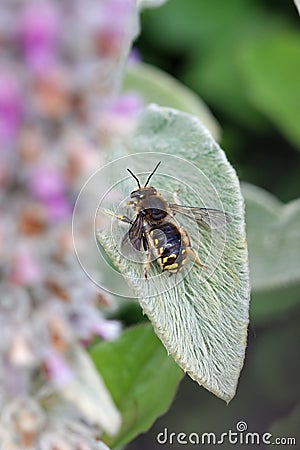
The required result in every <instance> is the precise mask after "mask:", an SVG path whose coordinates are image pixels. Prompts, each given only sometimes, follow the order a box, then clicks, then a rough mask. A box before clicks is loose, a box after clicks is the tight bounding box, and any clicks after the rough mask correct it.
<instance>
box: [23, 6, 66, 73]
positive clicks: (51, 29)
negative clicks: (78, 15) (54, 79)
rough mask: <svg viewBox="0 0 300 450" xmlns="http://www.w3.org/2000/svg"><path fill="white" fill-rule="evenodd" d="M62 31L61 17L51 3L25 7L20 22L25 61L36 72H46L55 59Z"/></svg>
mask: <svg viewBox="0 0 300 450" xmlns="http://www.w3.org/2000/svg"><path fill="white" fill-rule="evenodd" d="M59 31H60V23H59V15H58V12H57V11H56V8H55V7H54V5H53V3H52V4H51V3H50V2H49V3H48V2H35V3H32V4H29V5H27V6H26V7H25V9H24V11H23V14H22V15H21V17H20V22H19V36H20V41H21V45H22V47H23V51H24V54H25V59H26V61H27V63H28V65H29V66H30V67H31V68H32V69H33V70H35V71H38V72H40V71H45V70H47V68H48V67H49V65H51V64H52V63H53V60H54V59H55V51H56V43H57V40H58V36H59Z"/></svg>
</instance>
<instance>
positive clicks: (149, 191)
mask: <svg viewBox="0 0 300 450" xmlns="http://www.w3.org/2000/svg"><path fill="white" fill-rule="evenodd" d="M152 195H157V190H156V189H155V188H154V187H152V186H149V187H141V188H139V189H137V190H136V191H133V192H131V194H130V197H131V198H134V199H136V200H137V201H140V200H143V199H145V198H147V197H150V196H152Z"/></svg>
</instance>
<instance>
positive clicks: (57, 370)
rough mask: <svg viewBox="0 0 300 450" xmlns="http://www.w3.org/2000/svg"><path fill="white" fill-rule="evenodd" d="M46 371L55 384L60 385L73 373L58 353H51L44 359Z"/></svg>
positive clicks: (68, 379) (66, 381)
mask: <svg viewBox="0 0 300 450" xmlns="http://www.w3.org/2000/svg"><path fill="white" fill-rule="evenodd" d="M45 366H46V371H47V374H48V376H49V378H51V380H53V381H54V383H55V384H57V385H59V386H62V385H64V384H66V383H68V382H69V381H70V380H71V379H72V378H73V376H74V375H73V373H72V371H71V369H70V367H69V366H68V365H67V364H66V362H65V360H64V359H63V358H62V357H61V356H60V355H59V354H58V353H55V352H53V353H51V354H50V355H49V356H48V358H47V359H46V361H45Z"/></svg>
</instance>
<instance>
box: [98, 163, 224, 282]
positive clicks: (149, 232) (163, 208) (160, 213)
mask: <svg viewBox="0 0 300 450" xmlns="http://www.w3.org/2000/svg"><path fill="white" fill-rule="evenodd" d="M160 164H161V161H159V163H158V164H157V165H156V167H155V168H154V170H153V171H152V172H151V173H150V175H149V176H148V178H147V180H146V183H145V185H144V186H141V184H140V181H139V179H138V177H137V176H136V175H135V174H134V173H133V172H132V171H131V170H130V169H127V171H128V172H129V173H130V175H132V177H133V178H134V179H135V180H136V182H137V184H138V189H136V190H134V191H132V192H131V194H130V198H131V200H130V201H129V202H128V204H130V205H132V206H133V208H134V210H135V212H136V216H135V218H134V219H130V218H129V217H127V216H123V215H120V216H118V215H115V214H114V213H113V212H111V211H106V212H107V213H108V214H110V215H112V216H114V217H116V218H117V219H119V220H121V221H122V222H126V223H128V224H130V228H129V230H128V231H127V233H126V234H125V236H124V238H123V240H122V243H121V251H122V253H123V255H126V254H129V253H130V248H132V247H133V248H134V249H135V250H137V251H144V252H146V253H147V263H146V266H145V278H146V279H147V278H148V271H149V265H150V258H151V253H153V254H154V256H155V259H156V261H157V262H158V263H159V265H160V267H161V270H162V271H163V272H164V271H167V272H169V274H170V275H172V274H175V273H177V272H178V271H180V270H181V269H182V268H183V267H184V265H185V264H186V262H187V261H188V259H189V258H190V257H193V258H194V261H195V263H196V264H198V265H199V266H200V267H206V266H205V265H204V264H202V263H201V261H200V259H199V257H198V255H197V253H196V252H195V251H194V250H193V248H192V246H191V241H190V239H189V236H188V234H187V232H186V231H185V230H184V228H182V227H180V226H178V225H177V224H175V223H174V216H175V214H177V213H178V214H182V215H183V216H185V217H187V218H189V219H192V220H195V221H196V223H197V224H198V225H200V226H202V227H204V228H206V229H214V228H221V227H223V226H224V225H226V224H227V223H229V222H231V218H230V216H229V215H228V214H227V213H225V212H223V211H220V210H218V209H211V208H199V207H193V206H183V205H179V204H177V203H174V204H171V203H168V202H167V200H166V199H165V198H164V197H163V196H162V195H161V194H160V193H159V192H158V191H157V189H155V187H153V186H148V184H149V182H150V180H151V178H152V176H153V175H154V174H155V172H156V170H157V169H158V167H159V165H160Z"/></svg>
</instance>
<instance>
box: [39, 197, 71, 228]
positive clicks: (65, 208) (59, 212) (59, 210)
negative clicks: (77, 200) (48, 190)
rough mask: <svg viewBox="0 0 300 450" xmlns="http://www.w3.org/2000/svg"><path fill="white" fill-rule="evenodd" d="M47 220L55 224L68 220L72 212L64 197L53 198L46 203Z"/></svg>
mask: <svg viewBox="0 0 300 450" xmlns="http://www.w3.org/2000/svg"><path fill="white" fill-rule="evenodd" d="M45 206H46V211H47V215H48V220H49V221H50V222H56V221H57V220H64V219H66V218H68V217H69V216H70V214H71V212H72V208H71V204H70V202H69V200H68V199H67V198H66V196H65V195H60V196H57V197H53V198H51V199H49V200H47V201H46V204H45Z"/></svg>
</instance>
